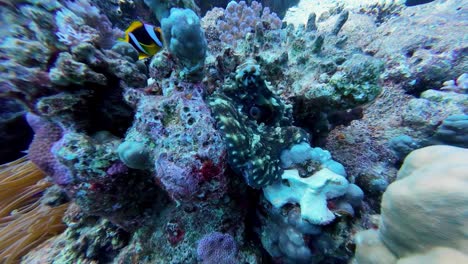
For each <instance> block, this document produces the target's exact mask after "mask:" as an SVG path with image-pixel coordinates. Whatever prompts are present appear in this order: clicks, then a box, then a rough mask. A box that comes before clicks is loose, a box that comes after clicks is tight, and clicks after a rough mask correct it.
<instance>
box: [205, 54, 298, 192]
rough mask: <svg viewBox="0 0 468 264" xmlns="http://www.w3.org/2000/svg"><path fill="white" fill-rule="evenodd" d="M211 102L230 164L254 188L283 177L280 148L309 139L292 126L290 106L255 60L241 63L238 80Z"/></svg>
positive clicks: (215, 96) (237, 75) (236, 78)
mask: <svg viewBox="0 0 468 264" xmlns="http://www.w3.org/2000/svg"><path fill="white" fill-rule="evenodd" d="M209 105H210V107H211V109H212V111H213V114H214V117H215V119H216V121H217V123H218V124H217V125H218V128H219V129H220V131H221V132H222V133H223V136H224V141H225V142H226V146H227V151H228V159H229V164H230V165H231V167H232V168H233V169H234V171H235V172H236V173H237V174H239V175H243V176H244V178H245V180H246V181H247V184H249V185H250V186H252V187H254V188H260V187H264V186H267V185H269V184H271V183H273V182H274V181H277V180H279V179H280V177H281V174H282V170H281V168H280V164H279V163H280V162H279V157H280V154H281V151H282V150H283V149H285V148H288V147H289V146H291V145H292V144H297V143H300V142H305V141H307V135H306V133H305V132H304V131H302V130H301V129H299V128H297V127H294V126H291V124H290V121H289V120H288V117H289V116H290V114H291V109H290V108H288V107H287V106H286V105H285V104H284V103H282V102H281V101H280V99H279V98H278V97H276V96H275V95H274V94H273V93H272V92H271V91H270V90H269V89H268V87H267V85H266V83H265V81H264V80H263V79H262V77H261V73H260V68H259V66H258V65H256V64H255V63H254V62H253V61H247V62H246V63H245V64H243V65H240V66H239V67H238V69H237V71H236V76H235V80H232V81H231V82H227V84H226V85H225V86H224V87H223V89H222V90H219V91H217V92H216V93H213V94H212V95H211V97H210V100H209Z"/></svg>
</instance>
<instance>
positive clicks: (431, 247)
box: [356, 145, 468, 263]
mask: <svg viewBox="0 0 468 264" xmlns="http://www.w3.org/2000/svg"><path fill="white" fill-rule="evenodd" d="M467 157H468V150H467V149H463V148H457V147H451V146H444V145H439V146H431V147H425V148H422V149H418V150H415V151H413V152H411V153H410V154H409V155H408V156H407V157H406V159H405V161H404V163H403V166H402V167H401V169H400V171H399V172H398V179H397V180H396V181H395V182H393V183H392V184H391V185H390V186H389V187H388V188H387V190H386V191H385V193H384V196H383V198H382V205H381V206H382V209H381V210H382V215H381V218H380V224H379V229H378V231H373V232H372V233H370V234H369V232H370V231H366V233H359V234H358V235H357V238H356V242H358V243H357V253H356V260H357V263H369V262H368V261H369V257H371V258H372V257H374V258H375V256H376V255H377V256H378V255H381V254H385V255H386V256H387V259H390V260H391V259H393V261H391V262H388V263H394V262H395V261H398V263H400V261H399V260H398V259H400V260H401V263H403V259H405V258H411V257H416V256H418V255H419V256H418V257H421V255H426V254H429V255H430V254H434V253H435V252H434V251H438V248H440V247H443V248H447V249H449V251H445V252H444V254H447V255H441V257H444V258H445V259H450V260H452V258H450V257H449V256H453V255H452V254H453V253H451V252H450V251H454V252H455V253H457V251H458V253H464V252H465V249H466V248H467V240H466V237H465V236H464V235H463V232H464V231H466V226H467V224H468V222H467V221H468V219H467V218H466V215H467V213H468V207H467V205H466V202H465V201H466V200H467V199H468V198H467V194H466V191H465V189H466V183H467V178H468V173H467V166H468V163H467ZM441 175H444V177H441ZM382 242H383V243H382ZM369 245H374V246H373V247H372V248H369V247H368V246H369ZM362 250H366V251H365V254H364V253H363V251H362ZM367 250H370V252H369V251H367ZM465 259H466V256H465ZM404 263H406V262H404ZM415 263H421V262H419V261H416V262H415Z"/></svg>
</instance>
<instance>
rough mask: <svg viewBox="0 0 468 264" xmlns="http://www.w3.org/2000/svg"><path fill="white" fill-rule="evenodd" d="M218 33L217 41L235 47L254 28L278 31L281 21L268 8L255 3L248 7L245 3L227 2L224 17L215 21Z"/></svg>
mask: <svg viewBox="0 0 468 264" xmlns="http://www.w3.org/2000/svg"><path fill="white" fill-rule="evenodd" d="M217 26H218V30H219V32H220V34H221V35H220V36H219V39H220V40H221V41H222V42H224V43H227V44H230V45H236V43H237V40H239V39H244V38H245V36H246V35H247V33H250V32H253V31H254V30H255V29H256V27H259V28H261V29H262V30H263V29H279V28H280V27H281V19H279V17H278V16H277V15H276V14H275V13H272V12H271V11H270V8H268V7H265V8H263V7H262V4H260V3H259V2H257V1H253V2H252V3H251V5H250V6H248V5H247V3H246V2H245V1H240V2H239V3H237V2H235V1H231V2H229V4H228V5H227V7H226V9H225V11H224V16H223V17H222V18H220V19H219V20H218V21H217Z"/></svg>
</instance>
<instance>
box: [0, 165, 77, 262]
mask: <svg viewBox="0 0 468 264" xmlns="http://www.w3.org/2000/svg"><path fill="white" fill-rule="evenodd" d="M44 176H45V175H44V173H43V172H42V171H41V170H40V169H39V168H38V167H36V166H35V165H34V164H33V163H31V162H30V161H28V160H27V158H21V159H18V160H16V161H14V162H11V163H8V164H5V165H2V166H0V262H2V263H6V264H9V263H16V262H17V260H18V259H19V258H20V257H21V256H22V255H24V254H25V253H27V252H28V251H29V250H30V249H32V248H34V247H35V246H37V245H39V244H40V243H42V242H43V241H45V240H46V239H48V238H50V237H51V236H54V235H57V234H59V233H61V232H62V231H63V230H64V227H65V226H64V225H63V224H62V216H63V214H64V212H65V210H66V209H67V207H68V204H67V203H65V204H62V205H60V206H57V207H50V206H48V205H44V204H41V201H40V197H41V193H42V192H43V191H44V190H45V189H47V188H48V187H49V186H51V183H50V182H47V181H44V180H43V178H44Z"/></svg>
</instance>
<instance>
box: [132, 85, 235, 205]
mask: <svg viewBox="0 0 468 264" xmlns="http://www.w3.org/2000/svg"><path fill="white" fill-rule="evenodd" d="M170 81H171V83H169V82H168V83H163V84H162V85H163V94H164V95H161V96H147V95H144V96H142V97H141V98H140V100H139V102H138V105H137V112H138V114H137V116H136V120H135V122H134V125H133V127H132V128H131V129H130V130H129V131H128V133H127V136H126V141H129V142H130V141H139V142H142V143H141V144H144V145H146V146H147V147H148V148H149V149H151V150H152V153H151V155H152V157H153V166H154V167H153V168H154V172H155V179H156V180H157V182H159V183H160V184H161V185H162V187H163V188H164V189H165V190H166V191H167V192H168V194H169V196H170V197H172V198H173V199H174V200H177V201H181V200H184V201H185V200H193V199H195V194H200V193H203V194H208V195H211V196H213V195H214V197H221V196H222V195H223V193H224V191H225V188H226V182H225V179H224V177H225V176H224V175H223V172H224V167H225V147H224V144H223V141H222V139H221V137H220V134H219V133H218V132H217V131H216V130H215V128H214V119H213V118H212V117H211V113H210V111H209V109H208V107H207V105H206V104H205V102H204V101H203V97H202V96H203V86H200V85H195V84H191V83H183V82H180V83H174V82H172V81H174V80H173V79H171V80H170ZM211 184H214V185H211Z"/></svg>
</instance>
